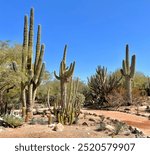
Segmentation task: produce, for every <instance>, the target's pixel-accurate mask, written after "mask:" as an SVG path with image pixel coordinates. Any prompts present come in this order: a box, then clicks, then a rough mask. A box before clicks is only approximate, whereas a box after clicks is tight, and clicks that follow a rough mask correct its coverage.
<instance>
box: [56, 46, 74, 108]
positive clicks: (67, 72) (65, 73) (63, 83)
mask: <svg viewBox="0 0 150 155" xmlns="http://www.w3.org/2000/svg"><path fill="white" fill-rule="evenodd" d="M66 52H67V45H65V48H64V55H63V59H62V61H61V63H60V71H59V76H57V75H56V72H55V71H54V75H55V77H56V79H58V80H60V88H61V107H65V106H66V102H67V83H68V82H69V80H70V79H71V78H72V75H73V72H74V67H75V62H73V63H71V64H70V67H69V68H68V67H67V65H66Z"/></svg>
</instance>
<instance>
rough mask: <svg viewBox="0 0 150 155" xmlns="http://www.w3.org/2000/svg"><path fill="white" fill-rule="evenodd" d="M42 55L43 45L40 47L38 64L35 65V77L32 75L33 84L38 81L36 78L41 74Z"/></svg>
mask: <svg viewBox="0 0 150 155" xmlns="http://www.w3.org/2000/svg"><path fill="white" fill-rule="evenodd" d="M43 55H44V45H42V46H41V51H40V56H39V60H38V64H37V67H36V69H35V75H34V82H35V83H36V82H37V81H38V78H39V75H40V72H41V68H42V59H43Z"/></svg>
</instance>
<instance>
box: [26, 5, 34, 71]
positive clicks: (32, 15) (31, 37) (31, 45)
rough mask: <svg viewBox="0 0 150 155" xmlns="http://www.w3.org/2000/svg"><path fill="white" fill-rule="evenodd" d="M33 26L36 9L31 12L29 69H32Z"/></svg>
mask: <svg viewBox="0 0 150 155" xmlns="http://www.w3.org/2000/svg"><path fill="white" fill-rule="evenodd" d="M33 25H34V9H33V8H32V9H31V11H30V26H29V40H28V60H27V61H28V64H27V68H28V69H31V68H32V53H33V31H34V29H33Z"/></svg>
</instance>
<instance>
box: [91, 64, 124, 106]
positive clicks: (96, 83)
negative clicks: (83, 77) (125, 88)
mask: <svg viewBox="0 0 150 155" xmlns="http://www.w3.org/2000/svg"><path fill="white" fill-rule="evenodd" d="M120 80H121V78H118V77H116V76H115V75H113V74H110V75H109V74H108V73H107V68H105V67H101V66H98V67H97V69H96V74H95V75H93V76H91V77H90V78H89V79H88V86H89V88H90V92H91V96H92V103H95V104H96V105H97V106H98V107H99V106H104V103H108V101H107V96H108V95H109V94H110V93H111V92H112V91H113V90H114V89H115V88H117V87H118V86H119V85H120Z"/></svg>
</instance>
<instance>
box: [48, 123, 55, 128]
mask: <svg viewBox="0 0 150 155" xmlns="http://www.w3.org/2000/svg"><path fill="white" fill-rule="evenodd" d="M55 125H56V124H50V125H48V127H50V128H54V127H55Z"/></svg>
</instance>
